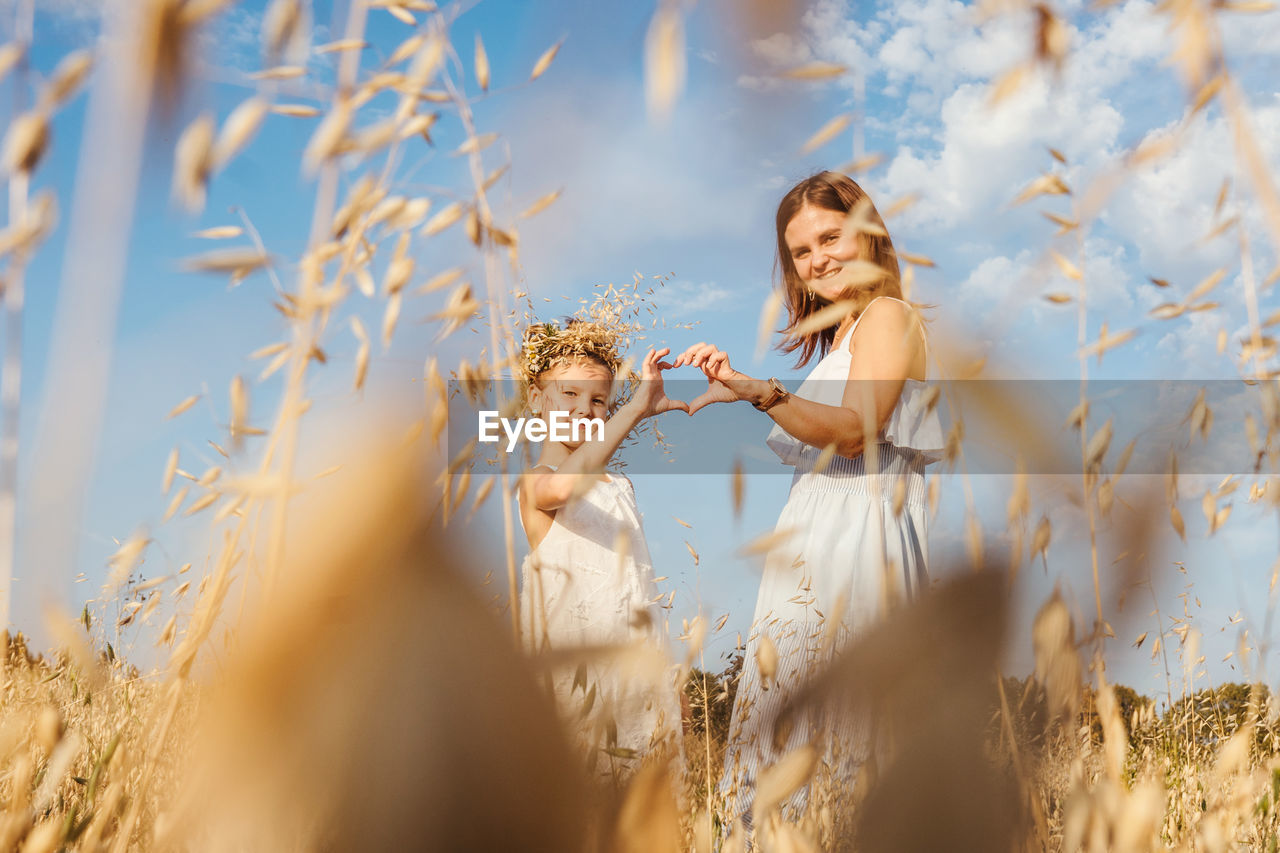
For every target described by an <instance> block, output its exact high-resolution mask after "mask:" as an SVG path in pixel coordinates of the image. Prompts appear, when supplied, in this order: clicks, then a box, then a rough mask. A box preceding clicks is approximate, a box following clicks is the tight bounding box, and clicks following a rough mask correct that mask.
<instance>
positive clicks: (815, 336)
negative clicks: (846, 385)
mask: <svg viewBox="0 0 1280 853" xmlns="http://www.w3.org/2000/svg"><path fill="white" fill-rule="evenodd" d="M863 199H866V203H867V205H869V209H868V216H867V219H868V221H869V222H871V223H872V224H873V225H876V226H878V228H879V230H880V231H881V232H882V233H880V234H869V233H867V232H863V233H862V234H860V235H859V239H860V245H861V249H862V251H861V252H860V256H861V258H862V259H863V260H866V261H870V262H871V263H873V264H875V265H876V266H878V267H880V268H881V269H883V270H884V272H885V275H884V278H882V279H881V280H879V281H877V282H875V283H874V284H872V285H871V286H869V287H862V288H858V290H857V291H855V292H854V293H853V294H852V296H851V297H850V298H852V299H853V300H855V305H854V310H853V312H852V315H853V316H854V317H855V318H856V317H857V316H858V315H859V314H861V313H862V311H863V309H865V308H866V307H867V305H869V304H870V303H871V300H873V299H875V298H876V297H878V296H893V297H895V298H898V299H901V298H902V287H901V285H900V284H899V272H898V253H897V252H896V251H894V248H893V241H892V240H890V239H889V233H888V230H887V229H886V228H885V227H884V220H882V219H881V218H880V213H879V211H877V210H876V206H875V204H874V203H873V202H872V201H871V198H870V196H868V195H867V194H866V192H865V191H864V190H863V189H862V187H860V186H858V184H857V183H855V182H854V181H853V180H852V179H851V178H849V177H848V176H847V175H842V174H840V173H838V172H819V173H818V174H816V175H811V176H810V177H808V178H805V179H804V180H803V181H801V182H800V183H798V184H796V185H795V186H794V187H792V188H791V191H790V192H788V193H787V194H786V195H785V196H783V197H782V201H780V202H779V203H778V216H777V220H776V224H777V232H778V258H777V262H776V265H775V268H776V270H777V272H778V275H779V277H780V278H781V285H782V295H783V303H784V304H785V305H786V307H787V325H786V328H784V329H783V330H782V332H783V339H782V342H781V343H780V344H778V349H780V350H782V351H783V352H786V353H791V352H795V351H796V350H799V351H800V356H799V361H798V362H797V364H796V366H797V367H804V366H805V365H806V364H808V363H809V361H810V360H811V359H812V358H813V356H814V353H815V352H816V353H817V354H818V355H819V357H821V356H824V355H826V354H827V352H828V351H829V350H830V349H831V347H832V345H833V344H834V343H835V335H836V326H828V327H827V328H825V329H820V330H819V331H816V332H810V333H809V334H807V335H800V336H796V335H794V334H792V333H791V330H792V329H794V328H795V327H796V326H797V325H798V324H799V323H800V322H801V321H803V320H804V319H805V318H806V317H808V316H809V315H810V314H813V313H814V312H815V311H818V310H819V309H821V308H823V307H825V306H826V305H828V304H830V303H829V302H828V301H827V300H825V299H823V298H822V297H821V296H819V295H818V294H816V293H814V292H813V291H812V290H810V289H809V287H808V286H807V285H806V284H805V283H804V282H803V281H802V280H801V279H800V275H799V274H798V273H797V272H796V265H795V261H793V260H792V258H791V252H790V250H789V249H788V248H787V241H786V237H785V234H786V230H787V226H788V225H789V224H790V223H791V220H792V219H794V218H795V215H796V214H797V213H799V212H800V208H802V207H804V206H805V205H806V204H811V205H813V206H814V207H820V208H823V209H824V210H834V211H835V212H836V213H845V214H847V213H849V212H850V211H852V210H853V209H854V208H855V207H857V205H858V204H859V203H860V202H861V201H862V200H863Z"/></svg>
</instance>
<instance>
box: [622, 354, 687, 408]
mask: <svg viewBox="0 0 1280 853" xmlns="http://www.w3.org/2000/svg"><path fill="white" fill-rule="evenodd" d="M670 354H671V348H670V347H666V348H663V349H660V350H656V351H655V350H653V349H652V348H651V349H650V350H649V353H648V354H647V355H646V356H645V357H644V363H643V364H642V365H641V367H640V388H639V389H638V390H637V391H636V396H635V399H636V402H637V404H638V405H639V406H641V411H642V412H643V414H642V415H641V417H646V418H647V417H649V416H651V415H660V414H662V413H663V412H670V411H672V410H675V409H678V410H680V411H682V412H688V411H689V404H688V403H686V402H685V401H684V400H673V399H671V398H670V397H668V396H667V390H666V388H665V387H664V385H663V383H662V371H664V370H671V369H672V368H673V367H675V365H673V364H670V363H668V362H665V361H662V360H661V359H662V358H663V357H664V356H667V355H670Z"/></svg>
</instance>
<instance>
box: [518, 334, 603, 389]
mask: <svg viewBox="0 0 1280 853" xmlns="http://www.w3.org/2000/svg"><path fill="white" fill-rule="evenodd" d="M581 359H586V360H587V361H591V362H594V363H596V364H599V365H600V366H601V367H604V368H605V369H606V370H608V371H609V375H610V376H617V375H618V368H619V366H620V365H621V357H620V355H619V352H618V333H617V332H616V331H614V330H613V329H610V328H609V327H608V326H606V325H604V324H603V323H597V322H593V321H590V320H578V319H569V320H566V321H565V323H564V325H563V326H561V325H560V324H558V323H555V322H548V323H534V324H532V325H530V326H529V328H528V329H527V330H525V333H524V344H523V345H522V346H521V348H520V370H521V374H522V375H523V378H524V379H525V380H526V381H528V382H537V381H538V380H539V379H540V378H541V377H542V375H543V374H544V373H546V372H547V371H548V370H550V369H551V368H553V367H555V366H556V365H557V364H564V363H571V362H574V361H578V360H581Z"/></svg>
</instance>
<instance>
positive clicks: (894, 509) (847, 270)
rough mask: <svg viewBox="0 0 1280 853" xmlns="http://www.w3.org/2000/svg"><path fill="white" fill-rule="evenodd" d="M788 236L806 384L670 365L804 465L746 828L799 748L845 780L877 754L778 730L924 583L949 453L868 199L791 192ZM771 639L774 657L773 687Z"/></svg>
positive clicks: (734, 746) (775, 609)
mask: <svg viewBox="0 0 1280 853" xmlns="http://www.w3.org/2000/svg"><path fill="white" fill-rule="evenodd" d="M776 225H777V238H778V259H777V268H778V270H779V272H780V273H781V279H782V281H781V284H782V288H783V294H784V300H785V304H786V307H787V316H788V325H787V328H786V329H785V330H784V340H783V342H782V344H781V345H780V346H781V349H782V350H783V351H785V352H797V351H798V352H799V366H804V365H806V364H808V363H809V362H810V361H811V360H813V358H814V357H815V356H817V357H819V361H818V364H817V366H816V367H814V368H813V370H812V371H811V372H810V374H809V376H808V378H807V379H806V380H805V382H804V384H803V385H801V386H800V388H799V389H798V390H797V391H796V392H795V393H794V394H790V393H788V392H787V390H786V389H785V388H784V387H783V386H782V384H781V383H780V382H778V380H777V379H769V380H761V379H754V378H752V377H750V376H747V375H746V374H744V373H742V372H740V371H738V370H735V369H734V368H733V367H732V366H731V365H730V363H729V356H728V354H727V353H725V352H723V351H721V350H720V349H718V348H716V347H715V346H712V345H710V344H697V345H695V346H693V347H690V348H689V349H688V350H686V351H685V352H684V353H682V354H681V355H680V356H679V357H678V358H677V359H676V360H675V362H674V366H677V367H678V366H681V365H685V364H692V365H696V366H698V367H700V368H702V370H703V372H704V373H705V374H706V376H707V382H708V388H707V391H706V393H704V394H703V395H702V396H700V397H698V398H697V399H695V400H694V401H692V402H691V403H690V413H691V414H692V413H693V412H696V411H697V410H698V409H700V408H702V407H703V406H706V405H709V404H711V403H717V402H732V401H739V400H744V401H747V402H750V403H752V404H753V405H754V406H755V407H756V408H757V409H760V410H762V411H764V412H766V413H767V414H768V416H769V417H770V418H772V419H773V421H774V428H773V430H772V432H771V433H770V434H769V438H768V443H769V446H770V447H771V448H773V450H774V451H775V452H776V453H777V454H778V455H779V456H780V457H781V458H782V460H783V462H785V463H786V464H788V465H792V466H794V467H795V474H794V477H793V478H792V482H791V491H790V494H789V495H788V498H787V503H786V506H785V507H784V508H783V510H782V515H781V517H780V518H779V520H778V530H779V531H784V530H786V531H791V532H792V535H791V536H789V537H788V538H787V539H786V541H785V542H784V543H783V544H781V545H779V546H777V547H775V548H774V549H773V550H772V551H771V552H770V554H769V556H768V558H767V560H766V563H765V571H764V576H763V578H762V579H761V583H760V595H759V598H758V599H757V603H756V611H755V619H754V623H753V626H752V632H751V637H750V639H749V641H748V643H747V650H746V660H745V664H744V668H743V674H742V680H741V682H740V683H739V687H738V694H737V698H736V700H735V703H734V708H733V718H732V722H731V723H730V728H729V738H730V743H729V747H728V750H727V751H726V754H725V775H724V779H723V781H722V782H721V789H722V792H723V793H724V794H725V796H726V815H727V817H728V818H730V819H734V820H736V819H737V818H739V817H741V818H744V819H746V820H747V821H748V826H749V825H750V823H749V822H750V817H751V815H750V812H749V809H750V806H751V802H752V800H753V798H754V786H755V780H756V776H757V774H758V773H759V772H760V771H761V770H763V769H764V768H766V767H768V766H769V765H770V764H772V763H774V762H775V761H776V760H778V759H779V758H780V757H782V756H783V755H785V754H787V752H789V751H791V750H792V749H795V748H797V747H800V746H802V745H804V744H808V743H813V744H814V745H815V746H817V747H818V749H819V755H821V756H823V757H824V759H825V761H826V763H827V769H828V771H830V772H831V773H832V774H834V777H835V779H834V781H835V782H837V783H838V784H846V783H848V782H850V781H851V780H852V776H853V773H854V770H855V769H856V768H857V767H858V766H859V765H860V764H861V763H862V762H863V760H864V759H865V758H866V757H867V754H868V747H869V744H870V742H871V741H870V738H869V736H868V733H867V732H866V730H865V720H864V721H863V722H857V721H853V720H850V719H849V718H847V717H843V718H841V719H840V720H839V721H836V720H828V719H823V718H822V717H823V715H824V714H826V713H827V712H825V711H811V712H809V713H808V714H807V716H801V717H798V718H794V719H788V720H786V721H785V722H784V724H782V725H776V726H775V723H779V722H780V721H779V720H778V715H779V712H780V711H781V710H782V708H783V707H784V706H785V705H786V704H787V699H788V697H789V696H790V695H791V694H792V693H793V692H794V691H795V689H796V688H797V687H799V686H800V685H801V683H802V682H803V681H804V679H805V678H806V677H807V676H808V675H810V674H812V672H813V671H814V668H815V667H816V666H817V665H820V664H821V663H823V662H824V661H825V660H827V659H829V657H830V656H831V655H832V654H833V653H834V651H835V650H837V649H838V648H839V646H840V645H841V644H842V643H843V642H845V641H847V640H848V638H849V637H850V636H851V635H856V634H857V633H858V632H860V631H862V630H863V629H865V627H866V626H868V625H869V624H871V623H872V622H874V621H875V620H876V619H878V618H880V617H881V616H882V614H883V613H884V612H885V611H886V610H887V609H888V608H889V607H890V606H892V604H893V603H894V602H896V601H900V600H903V599H906V598H909V597H910V596H911V595H912V594H913V593H914V592H915V591H917V590H918V589H920V587H921V586H922V585H923V584H924V583H925V582H926V573H925V562H926V543H925V533H926V518H927V511H926V507H925V483H924V466H925V465H926V464H927V463H928V462H929V461H932V459H933V458H936V456H935V454H936V452H937V451H939V450H940V449H941V448H942V445H943V442H942V431H941V426H940V424H939V422H938V420H937V417H936V415H935V414H934V413H933V412H932V411H931V410H930V408H929V405H928V403H927V401H926V395H925V391H926V386H924V384H923V380H924V378H925V358H926V349H925V341H924V334H923V327H922V325H921V322H920V320H919V317H918V316H917V314H916V312H915V310H914V309H913V308H912V307H911V306H910V305H909V304H908V303H906V302H904V301H903V300H902V291H901V287H900V284H899V279H898V276H899V273H898V261H897V256H896V254H895V252H894V248H893V243H892V242H891V241H890V239H889V236H888V233H887V232H886V231H885V229H884V223H883V221H882V220H881V218H880V215H879V214H878V213H877V212H876V210H875V207H874V205H872V203H871V200H870V199H869V198H868V197H867V195H866V193H864V192H863V191H862V189H861V188H860V187H859V186H858V185H857V184H856V183H854V182H853V181H852V180H850V179H849V178H847V177H845V176H844V175H840V174H836V173H834V172H822V173H820V174H817V175H814V176H812V177H810V178H807V179H805V180H803V181H801V182H800V183H799V184H797V185H796V186H795V187H794V188H792V190H791V191H790V192H788V193H787V194H786V196H785V197H783V199H782V201H781V203H780V204H779V205H778V214H777V221H776ZM823 312H825V313H823ZM824 450H825V451H827V452H824ZM833 453H834V455H833ZM765 637H768V640H767V641H766V640H765V639H764V638H765ZM762 643H764V644H765V646H766V649H767V648H768V646H769V645H772V647H773V648H775V649H776V651H777V666H776V674H774V675H773V678H772V683H769V681H770V679H769V678H767V677H762V676H768V675H769V673H768V672H767V671H766V672H764V673H762V672H761V666H760V657H761V656H760V654H759V649H760V647H761V644H762ZM769 657H770V656H769V655H768V654H766V655H765V658H766V661H767V660H768V658H769ZM770 668H772V667H771V666H769V664H768V663H766V670H767V669H770ZM803 801H804V794H803V793H802V794H800V795H798V796H797V797H796V798H794V799H793V800H792V803H791V805H792V807H793V808H795V807H799V806H800V805H801V803H803Z"/></svg>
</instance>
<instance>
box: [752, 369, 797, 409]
mask: <svg viewBox="0 0 1280 853" xmlns="http://www.w3.org/2000/svg"><path fill="white" fill-rule="evenodd" d="M790 396H791V392H790V391H788V390H787V388H786V386H785V385H783V384H782V383H781V382H779V381H778V379H777V377H770V378H769V396H767V397H765V398H764V399H763V400H761V401H760V402H758V403H752V404H751V405H753V406H755V407H756V408H757V409H759V410H760V411H762V412H767V411H769V410H770V409H772V408H773V407H774V406H776V405H778V404H779V403H781V402H782V401H783V400H785V399H787V398H788V397H790Z"/></svg>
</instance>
